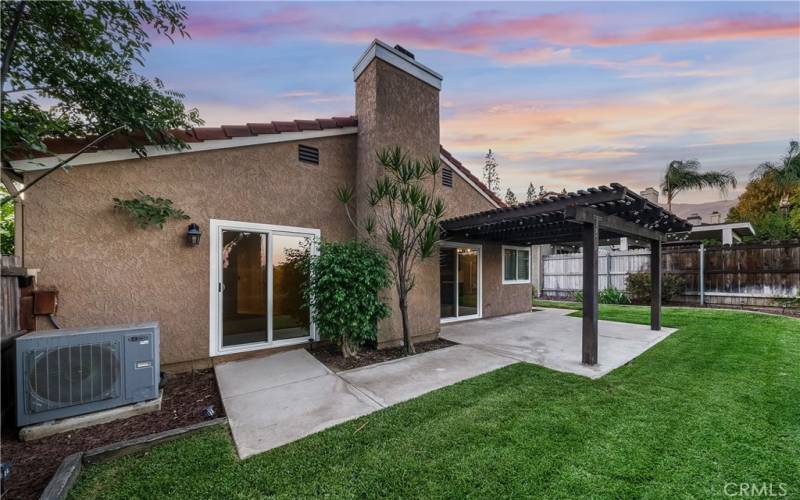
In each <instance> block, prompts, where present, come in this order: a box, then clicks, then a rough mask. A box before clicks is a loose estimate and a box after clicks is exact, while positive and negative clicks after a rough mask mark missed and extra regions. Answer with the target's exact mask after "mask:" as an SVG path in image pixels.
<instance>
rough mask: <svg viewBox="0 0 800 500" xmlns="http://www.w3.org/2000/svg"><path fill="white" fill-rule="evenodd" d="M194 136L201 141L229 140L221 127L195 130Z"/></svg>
mask: <svg viewBox="0 0 800 500" xmlns="http://www.w3.org/2000/svg"><path fill="white" fill-rule="evenodd" d="M194 135H195V136H196V137H197V138H198V139H200V140H201V141H214V140H219V139H228V136H227V135H225V131H224V130H222V129H221V128H219V127H200V128H195V129H194Z"/></svg>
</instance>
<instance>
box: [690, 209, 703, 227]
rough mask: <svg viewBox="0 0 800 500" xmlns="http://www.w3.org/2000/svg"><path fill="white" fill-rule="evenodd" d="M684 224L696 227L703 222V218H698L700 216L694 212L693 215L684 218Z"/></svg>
mask: <svg viewBox="0 0 800 500" xmlns="http://www.w3.org/2000/svg"><path fill="white" fill-rule="evenodd" d="M686 222H688V223H689V224H691V225H693V226H696V225H698V224H700V223H701V222H703V218H702V217H700V214H698V213H696V212H695V213H691V214H689V217H687V218H686Z"/></svg>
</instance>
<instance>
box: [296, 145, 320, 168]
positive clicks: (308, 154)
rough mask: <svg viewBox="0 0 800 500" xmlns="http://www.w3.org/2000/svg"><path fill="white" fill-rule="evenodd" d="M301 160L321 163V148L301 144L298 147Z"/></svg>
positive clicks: (316, 163)
mask: <svg viewBox="0 0 800 500" xmlns="http://www.w3.org/2000/svg"><path fill="white" fill-rule="evenodd" d="M298 155H299V158H300V161H303V162H306V163H313V164H315V165H319V149H317V148H312V147H311V146H305V145H303V144H300V146H299V148H298Z"/></svg>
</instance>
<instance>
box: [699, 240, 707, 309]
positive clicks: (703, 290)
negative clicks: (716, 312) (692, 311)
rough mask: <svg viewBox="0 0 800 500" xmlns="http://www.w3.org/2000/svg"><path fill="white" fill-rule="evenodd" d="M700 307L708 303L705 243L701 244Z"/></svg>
mask: <svg viewBox="0 0 800 500" xmlns="http://www.w3.org/2000/svg"><path fill="white" fill-rule="evenodd" d="M699 251H700V276H699V278H700V280H699V281H700V305H701V306H703V305H705V303H706V297H705V294H706V283H705V279H706V272H705V267H706V266H705V261H706V248H705V245H704V244H703V243H700V249H699Z"/></svg>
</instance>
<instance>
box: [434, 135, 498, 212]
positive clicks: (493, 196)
mask: <svg viewBox="0 0 800 500" xmlns="http://www.w3.org/2000/svg"><path fill="white" fill-rule="evenodd" d="M439 152H440V154H441V155H442V156H443V157H444V158H445V159H446V160H447V161H448V162H449V163H450V164H451V165H452V166H454V167H455V168H457V169H458V170H459V171H460V172H461V173H462V174H463V175H464V176H466V177H467V178H468V179H469V180H470V181H471V183H472V184H474V185H475V187H477V188H478V189H479V190H480V191H481V192H482V193H483V194H484V195H485V196H486V197H487V198H489V199H490V200H491V201H493V202H494V203H495V204H496V205H497V206H499V207H506V206H508V205H506V202H504V201H503V200H501V199H500V197H499V196H497V195H496V194H495V192H494V191H492V190H491V189H489V187H488V186H487V185H486V184H484V183H483V181H481V180H480V179H478V178H477V177H476V176H475V175H474V174H473V173H472V172H470V171H469V169H468V168H467V167H465V166H464V165H463V164H462V163H461V162H460V161H458V160H456V159H455V157H454V156H453V155H452V154H450V152H449V151H448V150H446V149H444V146H442V145H439Z"/></svg>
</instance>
